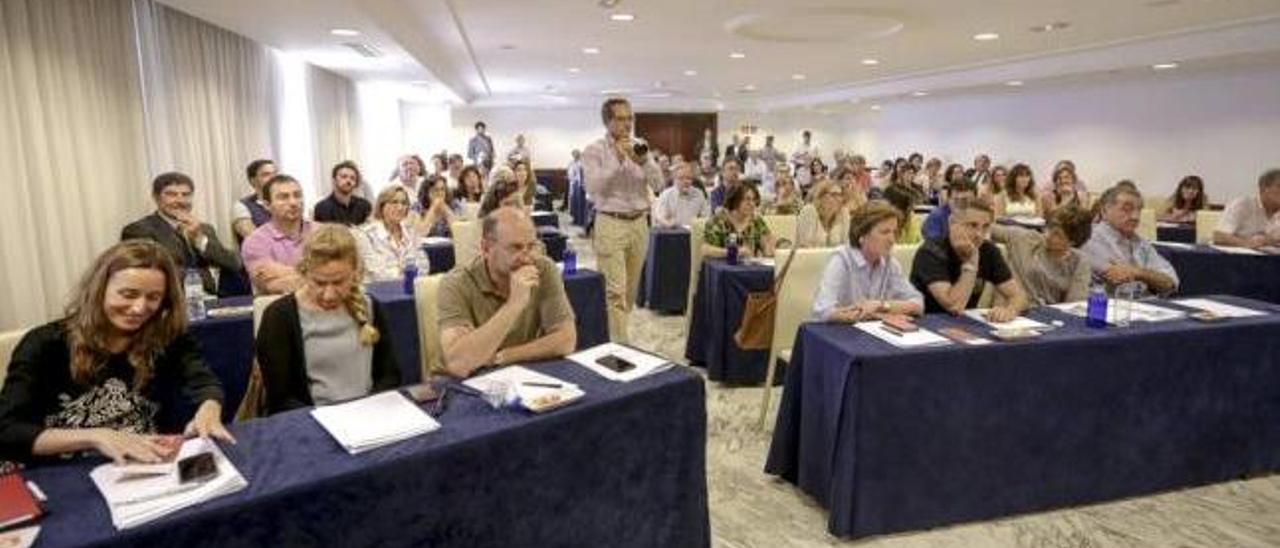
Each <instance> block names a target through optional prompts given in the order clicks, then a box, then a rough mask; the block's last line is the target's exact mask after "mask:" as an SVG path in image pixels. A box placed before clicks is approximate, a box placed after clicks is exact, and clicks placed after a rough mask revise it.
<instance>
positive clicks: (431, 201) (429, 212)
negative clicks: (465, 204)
mask: <svg viewBox="0 0 1280 548" xmlns="http://www.w3.org/2000/svg"><path fill="white" fill-rule="evenodd" d="M417 205H418V207H417V209H419V210H421V211H422V213H421V214H420V215H416V216H411V218H410V220H411V222H412V224H413V226H414V229H415V230H416V231H417V232H418V233H419V234H422V235H424V236H427V237H438V238H451V237H453V232H452V231H450V230H449V224H450V223H452V222H454V221H455V220H457V218H458V215H459V212H460V208H459V206H458V204H457V203H456V202H454V201H453V200H452V198H451V197H450V196H449V184H448V182H446V181H445V180H444V178H443V177H439V176H436V175H432V176H430V177H427V181H426V183H424V184H423V185H422V189H421V190H419V192H418V204H417Z"/></svg>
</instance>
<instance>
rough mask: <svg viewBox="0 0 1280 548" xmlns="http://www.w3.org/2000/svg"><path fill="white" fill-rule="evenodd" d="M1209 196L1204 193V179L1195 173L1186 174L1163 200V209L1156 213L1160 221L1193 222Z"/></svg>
mask: <svg viewBox="0 0 1280 548" xmlns="http://www.w3.org/2000/svg"><path fill="white" fill-rule="evenodd" d="M1208 200H1209V198H1208V197H1206V196H1205V194H1204V180H1203V179H1201V178H1200V177H1198V176H1196V175H1187V176H1186V177H1183V178H1182V180H1181V181H1178V187H1177V188H1175V189H1174V190H1173V195H1172V196H1170V197H1169V200H1168V201H1167V202H1165V204H1164V209H1162V210H1161V211H1160V213H1159V214H1158V215H1156V220H1157V221H1160V222H1162V223H1182V224H1194V223H1195V222H1196V212H1197V211H1200V210H1202V209H1204V208H1205V205H1206V204H1207V203H1208Z"/></svg>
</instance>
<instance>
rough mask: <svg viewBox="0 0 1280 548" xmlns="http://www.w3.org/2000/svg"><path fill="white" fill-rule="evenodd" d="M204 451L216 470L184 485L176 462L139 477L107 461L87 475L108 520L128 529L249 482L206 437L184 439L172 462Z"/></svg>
mask: <svg viewBox="0 0 1280 548" xmlns="http://www.w3.org/2000/svg"><path fill="white" fill-rule="evenodd" d="M203 452H208V453H210V454H212V455H213V460H214V464H215V465H216V466H217V467H218V474H217V475H216V476H214V477H213V478H212V479H210V480H208V481H205V482H200V483H192V484H188V485H183V484H182V483H181V482H180V481H179V479H178V467H177V466H176V465H175V466H174V467H173V472H172V473H171V474H165V475H158V476H142V477H139V476H126V475H125V474H124V472H123V471H122V470H121V468H120V467H117V466H116V465H114V464H111V463H107V464H103V465H101V466H98V467H97V468H94V469H93V470H92V471H90V472H89V478H90V479H92V480H93V484H94V486H96V487H97V488H98V492H99V493H101V494H102V498H103V499H104V500H106V502H107V508H108V510H110V512H111V523H112V524H114V525H115V526H116V528H117V529H127V528H129V527H133V526H136V525H141V524H143V523H146V522H149V521H152V520H154V519H156V518H159V517H162V516H165V515H168V514H171V513H173V512H176V511H178V510H181V509H183V508H187V507H189V506H194V505H196V504H200V503H202V502H205V501H208V500H212V499H215V498H217V497H221V496H223V495H228V494H231V493H234V492H236V491H239V490H241V489H244V488H245V487H247V486H248V485H249V482H247V481H245V479H244V476H241V475H240V471H239V470H236V467H235V465H233V464H231V461H230V460H228V459H227V457H226V455H224V454H222V450H221V449H219V448H218V445H217V444H216V443H214V442H212V441H209V440H205V439H201V438H193V439H190V440H187V441H186V442H184V443H183V444H182V447H181V448H180V449H179V450H178V457H177V459H176V460H175V462H176V461H177V460H182V459H184V458H186V457H189V456H192V455H195V454H198V453H203Z"/></svg>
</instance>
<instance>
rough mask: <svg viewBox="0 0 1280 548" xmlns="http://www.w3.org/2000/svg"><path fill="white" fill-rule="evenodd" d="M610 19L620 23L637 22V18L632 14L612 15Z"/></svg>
mask: <svg viewBox="0 0 1280 548" xmlns="http://www.w3.org/2000/svg"><path fill="white" fill-rule="evenodd" d="M609 19H612V20H614V21H617V22H619V23H630V22H631V21H635V20H636V16H635V15H632V14H630V13H615V14H612V15H610V16H609Z"/></svg>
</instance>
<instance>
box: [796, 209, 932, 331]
mask: <svg viewBox="0 0 1280 548" xmlns="http://www.w3.org/2000/svg"><path fill="white" fill-rule="evenodd" d="M898 219H899V215H898V210H897V209H894V207H893V206H891V205H889V204H886V203H884V202H871V203H869V204H867V205H865V206H862V207H861V208H859V209H858V210H857V211H854V212H853V215H852V217H851V218H850V220H849V244H848V245H842V246H840V248H839V249H837V250H836V252H835V254H833V255H832V256H831V260H829V261H828V262H827V267H826V269H825V270H823V272H822V285H820V286H818V291H817V294H816V295H815V296H814V299H813V318H814V319H815V320H819V321H828V322H831V321H835V322H858V321H863V320H871V319H879V318H883V317H885V316H889V315H894V314H896V315H904V314H905V315H911V316H919V315H920V314H921V313H922V312H924V296H923V295H921V294H920V292H919V291H917V290H916V288H914V287H912V286H911V283H910V282H908V281H907V276H906V273H904V272H903V271H902V265H900V264H898V261H897V259H894V258H893V243H894V240H895V239H896V238H897V234H898Z"/></svg>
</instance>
